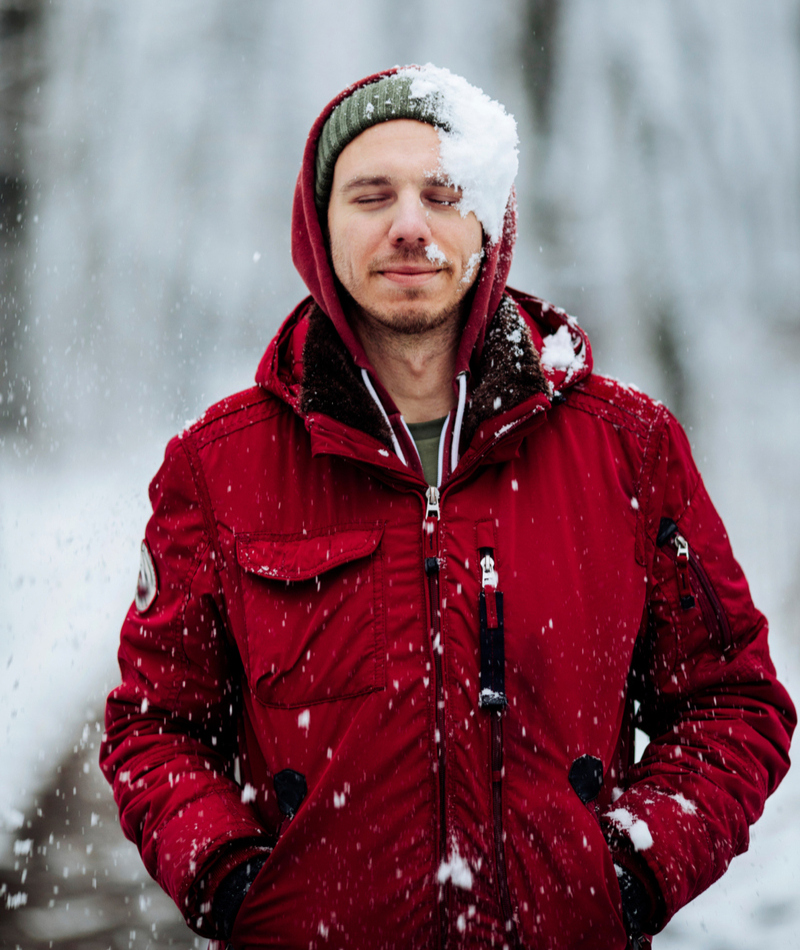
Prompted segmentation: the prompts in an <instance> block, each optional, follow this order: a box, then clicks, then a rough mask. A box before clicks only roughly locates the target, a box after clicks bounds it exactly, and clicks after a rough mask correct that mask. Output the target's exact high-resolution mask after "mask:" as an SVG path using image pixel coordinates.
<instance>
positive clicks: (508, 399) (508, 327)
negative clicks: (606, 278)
mask: <svg viewBox="0 0 800 950" xmlns="http://www.w3.org/2000/svg"><path fill="white" fill-rule="evenodd" d="M547 392H548V385H547V380H546V379H545V376H544V373H543V372H542V367H541V365H540V362H539V354H538V353H537V352H536V348H535V347H534V345H533V341H532V340H531V335H530V331H529V330H528V325H527V324H526V323H525V320H524V318H523V317H522V315H521V314H520V312H519V309H518V307H517V305H516V303H515V302H514V301H513V300H512V298H511V297H509V296H508V295H506V296H504V297H503V299H502V300H501V301H500V306H499V307H498V308H497V311H496V312H495V315H494V319H493V320H492V322H491V326H490V327H489V331H488V333H487V334H486V343H485V344H484V348H483V352H482V354H481V360H480V366H479V367H478V372H477V373H476V379H475V386H474V388H473V390H472V395H471V397H470V399H469V400H468V403H467V411H466V413H465V416H464V425H463V429H462V442H461V444H462V445H463V446H464V447H466V446H467V445H469V443H470V441H471V439H472V437H473V435H474V434H475V432H477V430H478V427H479V426H480V424H481V423H482V422H485V421H486V420H487V419H490V418H491V417H492V416H495V415H497V414H498V413H500V412H506V411H507V410H509V409H513V408H514V406H518V405H519V404H520V403H521V402H524V400H526V399H529V398H530V397H531V396H535V395H537V394H538V393H547ZM300 407H301V409H302V411H303V413H304V414H306V415H308V414H309V413H312V412H323V413H325V414H326V415H328V416H332V417H333V418H334V419H337V420H338V421H339V422H342V423H344V424H345V425H347V426H352V427H353V428H355V429H360V430H361V431H362V432H365V433H367V435H371V436H373V437H374V438H376V439H378V440H379V441H380V442H382V443H383V444H384V445H386V446H387V447H388V448H391V445H392V437H391V433H390V432H389V428H388V426H387V424H386V421H385V420H384V418H383V415H382V414H381V412H380V410H379V409H378V407H377V406H376V405H375V403H374V402H373V401H372V399H371V398H370V396H369V393H368V392H367V389H366V387H365V386H364V382H363V380H362V378H361V374H360V372H359V370H358V367H357V366H356V365H355V363H354V362H353V359H352V357H351V356H350V354H349V352H348V351H347V348H346V347H345V345H344V343H343V342H342V340H341V337H340V336H339V334H338V333H337V332H336V330H335V328H334V326H333V324H332V323H331V321H330V320H329V319H328V317H327V316H326V315H325V314H324V313H323V312H322V310H320V308H319V307H317V306H315V307H314V309H313V310H312V312H311V313H310V314H309V317H308V335H307V336H306V341H305V345H304V347H303V386H302V392H301V397H300Z"/></svg>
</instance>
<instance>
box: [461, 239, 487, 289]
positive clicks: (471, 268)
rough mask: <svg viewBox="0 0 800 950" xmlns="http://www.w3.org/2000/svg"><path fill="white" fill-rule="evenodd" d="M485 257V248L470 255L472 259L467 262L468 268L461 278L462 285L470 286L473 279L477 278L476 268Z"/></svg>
mask: <svg viewBox="0 0 800 950" xmlns="http://www.w3.org/2000/svg"><path fill="white" fill-rule="evenodd" d="M483 257H484V254H483V248H481V249H480V250H479V251H476V252H475V253H474V254H472V255H470V259H469V260H468V261H467V267H466V269H465V271H464V276H463V277H462V278H461V281H460V283H462V284H469V283H471V282H472V278H473V277H474V276H475V268H476V267H477V266H478V264H480V262H481V261H482V260H483Z"/></svg>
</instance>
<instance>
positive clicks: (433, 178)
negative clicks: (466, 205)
mask: <svg viewBox="0 0 800 950" xmlns="http://www.w3.org/2000/svg"><path fill="white" fill-rule="evenodd" d="M425 184H426V185H427V187H428V188H452V189H453V191H461V189H460V188H459V187H457V186H456V185H454V184H453V183H452V181H450V179H449V178H445V177H444V176H443V175H426V176H425Z"/></svg>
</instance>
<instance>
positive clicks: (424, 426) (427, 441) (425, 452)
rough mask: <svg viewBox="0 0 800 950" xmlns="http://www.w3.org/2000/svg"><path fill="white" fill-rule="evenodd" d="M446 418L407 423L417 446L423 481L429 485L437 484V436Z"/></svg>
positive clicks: (440, 432)
mask: <svg viewBox="0 0 800 950" xmlns="http://www.w3.org/2000/svg"><path fill="white" fill-rule="evenodd" d="M446 418H447V416H442V418H441V419H431V420H430V422H408V423H406V425H407V426H408V431H409V432H410V433H411V436H412V438H413V439H414V442H415V443H416V446H417V452H419V458H420V461H421V462H422V471H423V474H424V475H425V481H426V482H427V483H428V484H429V485H437V484H438V482H439V436H440V435H441V434H442V426H443V425H444V420H445V419H446Z"/></svg>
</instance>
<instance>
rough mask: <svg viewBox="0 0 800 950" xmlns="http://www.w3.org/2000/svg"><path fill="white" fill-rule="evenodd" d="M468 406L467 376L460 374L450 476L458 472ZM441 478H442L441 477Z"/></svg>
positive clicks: (451, 447) (451, 448)
mask: <svg viewBox="0 0 800 950" xmlns="http://www.w3.org/2000/svg"><path fill="white" fill-rule="evenodd" d="M466 404H467V374H466V373H459V374H458V408H457V409H456V422H455V425H454V426H453V440H452V442H451V443H450V474H451V475H452V474H453V472H454V471H455V470H456V466H457V465H458V444H459V442H460V441H461V426H462V423H463V422H464V407H465V406H466ZM440 478H441V476H440Z"/></svg>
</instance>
